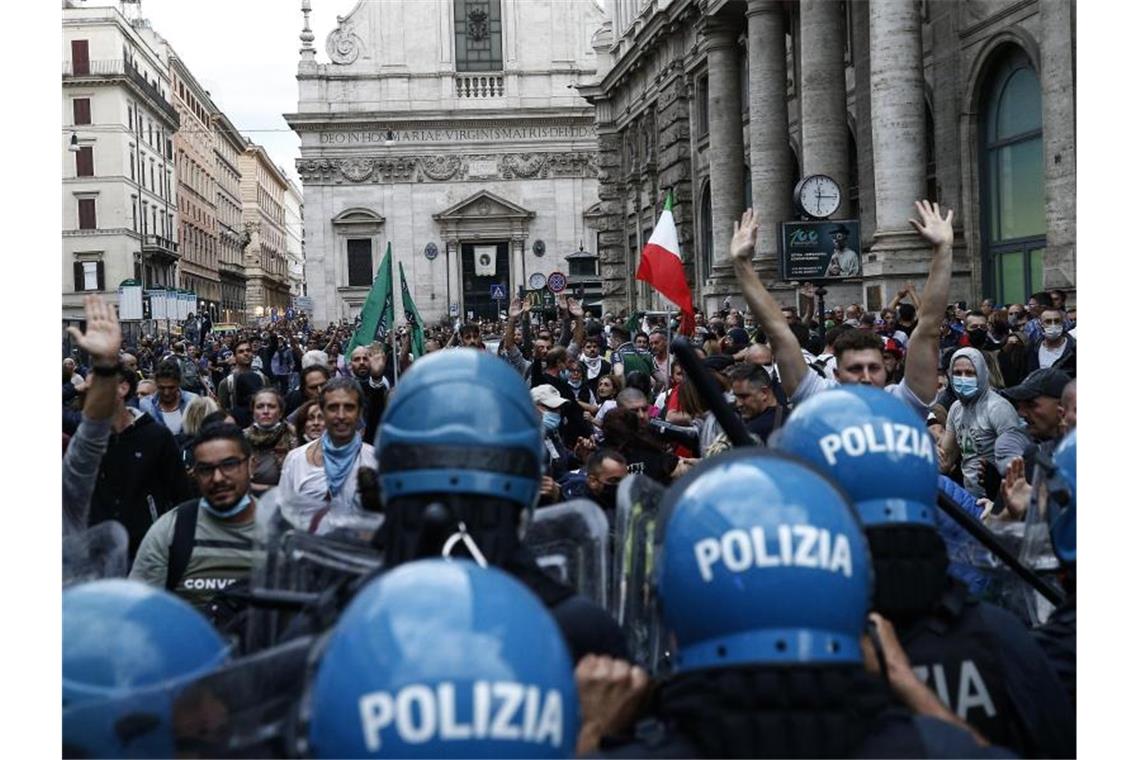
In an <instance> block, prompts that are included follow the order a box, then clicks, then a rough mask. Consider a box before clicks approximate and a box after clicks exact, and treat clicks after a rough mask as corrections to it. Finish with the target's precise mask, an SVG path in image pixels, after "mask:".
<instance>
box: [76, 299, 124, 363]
mask: <svg viewBox="0 0 1140 760" xmlns="http://www.w3.org/2000/svg"><path fill="white" fill-rule="evenodd" d="M83 311H84V313H85V317H86V319H87V332H85V333H81V332H80V331H79V328H77V327H68V328H67V332H68V334H69V335H71V337H72V339H73V340H74V341H75V343H76V345H78V346H79V347H80V348H81V349H83V350H84V351H86V352H87V353H89V354H91V357H92V360H98V361H100V362H101V363H103V364H104V365H107V364H118V362H119V346H120V345H122V342H123V332H122V330H121V329H120V327H119V317H118V315H117V314H115V307H113V306H111V305H110V304H108V303H107V302H106V301H104V300H103V297H102V296H97V295H91V296H86V297H85V298H84V299H83Z"/></svg>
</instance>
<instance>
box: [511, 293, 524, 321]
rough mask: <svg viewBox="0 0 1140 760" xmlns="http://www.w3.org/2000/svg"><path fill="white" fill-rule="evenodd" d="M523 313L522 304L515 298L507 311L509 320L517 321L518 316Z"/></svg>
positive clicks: (519, 299)
mask: <svg viewBox="0 0 1140 760" xmlns="http://www.w3.org/2000/svg"><path fill="white" fill-rule="evenodd" d="M522 313H523V302H522V299H521V298H515V299H513V300H512V301H511V305H510V307H509V308H508V309H507V316H508V317H510V318H511V319H518V318H519V315H520V314H522Z"/></svg>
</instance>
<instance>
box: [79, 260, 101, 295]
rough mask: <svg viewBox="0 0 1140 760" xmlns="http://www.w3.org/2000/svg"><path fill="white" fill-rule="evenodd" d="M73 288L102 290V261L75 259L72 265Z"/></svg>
mask: <svg viewBox="0 0 1140 760" xmlns="http://www.w3.org/2000/svg"><path fill="white" fill-rule="evenodd" d="M74 274H75V290H76V291H83V290H103V262H102V261H77V262H75V265H74Z"/></svg>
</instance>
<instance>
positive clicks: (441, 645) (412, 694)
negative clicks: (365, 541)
mask: <svg viewBox="0 0 1140 760" xmlns="http://www.w3.org/2000/svg"><path fill="white" fill-rule="evenodd" d="M310 699H311V704H312V712H311V716H310V718H309V725H308V744H309V746H308V752H309V753H310V754H311V755H313V756H315V757H570V756H571V755H572V754H573V752H574V747H575V744H576V739H577V732H578V724H579V716H578V695H577V692H576V691H575V686H574V675H573V666H572V664H571V661H570V654H569V652H568V651H567V649H566V645H565V643H564V642H563V640H562V638H561V637H560V636H559V635H558V633H557V627H556V624H555V622H554V620H553V619H552V618H551V616H550V614H549V613H548V612H547V611H546V610H545V609H544V608H543V605H542V603H541V602H540V601H539V600H538V599H537V598H536V597H535V596H534V595H533V594H532V593H530V592H529V591H528V590H527V588H526V587H525V586H523V585H522V584H521V583H519V582H518V581H517V580H515V579H514V578H512V577H511V576H509V575H507V574H506V573H504V572H502V571H500V570H497V569H495V568H480V567H478V566H477V565H475V563H473V562H469V561H465V560H458V561H447V560H443V559H433V560H422V561H418V562H410V563H407V564H405V565H402V566H401V567H398V568H396V569H394V570H392V571H391V572H389V573H386V574H385V575H383V576H381V577H379V578H377V579H375V580H372V581H370V582H369V584H368V585H367V586H365V587H364V588H363V589H362V590H361V591H360V592H359V593H358V594H357V595H356V597H355V598H354V599H353V601H352V603H351V604H350V605H349V606H348V608H347V609H346V610H345V612H344V614H343V615H342V616H341V619H340V621H339V622H338V623H337V625H336V627H335V628H334V629H333V631H332V634H331V635H330V637H329V640H328V644H327V646H326V647H325V649H324V652H323V654H322V655H321V660H320V664H319V666H318V668H317V672H316V676H315V679H314V681H313V683H312V686H311V688H310Z"/></svg>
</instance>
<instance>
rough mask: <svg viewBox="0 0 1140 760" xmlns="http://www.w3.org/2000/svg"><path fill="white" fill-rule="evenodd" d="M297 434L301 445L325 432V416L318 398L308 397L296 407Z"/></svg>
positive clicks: (310, 441)
mask: <svg viewBox="0 0 1140 760" xmlns="http://www.w3.org/2000/svg"><path fill="white" fill-rule="evenodd" d="M296 430H297V435H298V436H299V437H300V439H301V445H302V446H303V445H305V444H306V443H312V442H313V441H315V440H317V439H318V438H320V437H321V434H322V433H324V432H325V416H324V414H322V413H321V402H320V400H319V399H315V398H314V399H309V400H308V401H306V402H305V403H303V404H301V406H300V407H299V408H298V409H297V427H296Z"/></svg>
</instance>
